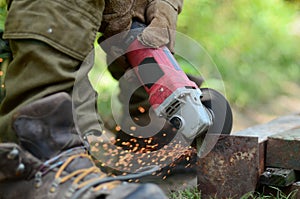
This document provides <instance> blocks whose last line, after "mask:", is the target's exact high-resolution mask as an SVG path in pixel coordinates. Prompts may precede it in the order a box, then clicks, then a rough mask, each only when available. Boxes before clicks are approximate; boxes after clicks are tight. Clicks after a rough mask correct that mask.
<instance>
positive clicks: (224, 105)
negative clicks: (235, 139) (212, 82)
mask: <svg viewBox="0 0 300 199" xmlns="http://www.w3.org/2000/svg"><path fill="white" fill-rule="evenodd" d="M201 91H202V94H203V97H202V98H201V102H202V104H203V105H204V106H205V107H206V108H207V109H208V110H210V112H211V114H212V116H213V125H212V126H210V127H209V129H208V132H207V133H213V134H230V132H231V129H232V121H233V119H232V111H231V107H230V105H229V103H228V101H227V100H226V98H225V97H224V96H223V95H222V94H221V93H219V92H218V91H216V90H214V89H211V88H201Z"/></svg>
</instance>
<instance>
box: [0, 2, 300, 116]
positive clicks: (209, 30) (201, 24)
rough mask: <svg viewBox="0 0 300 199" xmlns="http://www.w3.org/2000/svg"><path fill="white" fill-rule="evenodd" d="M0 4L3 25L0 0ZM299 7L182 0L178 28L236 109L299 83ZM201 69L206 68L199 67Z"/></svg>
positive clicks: (103, 106)
mask: <svg viewBox="0 0 300 199" xmlns="http://www.w3.org/2000/svg"><path fill="white" fill-rule="evenodd" d="M0 6H1V7H2V8H1V10H0V11H1V15H0V20H1V21H0V24H1V26H2V27H3V22H4V19H5V3H4V1H3V0H1V1H0ZM299 8H300V4H299V1H285V0H251V1H249V0H216V1H212V0H185V1H184V9H183V11H182V13H181V14H180V16H179V19H178V31H179V32H181V33H183V34H186V35H187V36H189V37H191V38H192V39H194V40H195V41H197V42H198V43H199V44H201V45H202V46H203V48H204V49H205V50H206V52H207V54H208V55H209V56H210V57H211V60H212V61H213V62H214V64H215V65H216V66H217V69H218V71H219V72H220V74H221V77H222V80H223V82H224V85H225V89H226V96H227V98H228V99H229V101H230V103H231V104H233V105H235V106H236V107H238V108H240V109H244V108H248V109H249V108H257V107H259V106H261V105H262V104H264V103H266V102H267V101H268V100H270V99H272V98H274V97H276V96H279V95H285V94H287V90H288V85H291V84H293V85H296V86H300V83H299V77H300V56H299V55H300V47H299V44H300V14H299ZM97 50H98V51H101V50H100V49H97ZM187 50H189V51H191V52H192V51H193V49H187ZM102 58H103V59H104V56H100V57H98V58H97V60H96V63H95V68H94V69H93V70H92V72H91V73H90V77H91V79H92V81H93V84H94V85H95V87H96V90H97V91H98V92H99V93H100V95H99V108H100V111H101V110H102V111H101V113H102V115H104V116H105V114H106V113H108V109H109V108H110V96H109V95H110V93H111V90H112V89H115V88H117V83H116V82H115V81H114V80H113V79H112V78H111V77H110V75H109V73H108V72H107V71H106V72H105V74H102V77H104V79H102V80H101V83H100V84H98V81H99V78H98V77H99V76H98V75H97V73H99V72H101V73H102V72H103V69H104V68H105V62H104V61H103V59H102ZM101 59H102V60H101ZM179 62H180V63H181V64H182V67H183V68H184V70H185V71H186V72H193V70H191V69H190V67H189V66H188V64H186V63H185V62H184V61H181V60H179ZM201 70H203V72H204V73H209V72H210V71H209V69H207V68H205V67H203V68H202V69H201ZM206 70H207V71H206Z"/></svg>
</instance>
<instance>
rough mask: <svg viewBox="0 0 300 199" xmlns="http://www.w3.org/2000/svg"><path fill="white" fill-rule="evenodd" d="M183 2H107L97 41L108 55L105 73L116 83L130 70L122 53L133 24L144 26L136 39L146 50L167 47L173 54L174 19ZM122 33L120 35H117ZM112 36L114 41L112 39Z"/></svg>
mask: <svg viewBox="0 0 300 199" xmlns="http://www.w3.org/2000/svg"><path fill="white" fill-rule="evenodd" d="M182 4H183V0H138V1H132V0H123V1H120V0H110V1H108V2H107V4H106V5H105V10H104V13H103V21H102V24H101V28H100V32H101V33H102V37H101V38H100V39H99V40H98V42H99V43H100V45H101V47H102V48H103V50H104V51H105V52H106V53H107V63H108V67H109V68H108V69H109V71H110V72H111V73H112V75H113V76H114V77H115V78H116V79H119V78H120V77H121V76H122V75H123V74H124V72H125V71H126V70H127V69H128V68H130V65H129V64H128V62H127V59H126V56H125V53H126V50H127V49H126V46H125V45H124V40H125V38H126V33H127V32H126V31H129V30H130V28H131V24H132V20H133V19H137V20H138V21H140V22H142V23H145V24H146V25H147V28H146V29H145V30H144V31H143V33H142V34H141V35H139V37H138V39H139V40H140V41H141V42H142V43H143V44H144V45H146V46H150V47H155V48H158V47H161V46H164V45H166V46H167V47H168V48H169V49H170V51H171V52H174V41H175V30H176V23H177V16H178V14H179V13H180V12H181V9H182ZM119 33H121V34H119ZM112 36H113V37H112Z"/></svg>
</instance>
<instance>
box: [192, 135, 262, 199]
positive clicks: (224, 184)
mask: <svg viewBox="0 0 300 199" xmlns="http://www.w3.org/2000/svg"><path fill="white" fill-rule="evenodd" d="M210 136H214V135H210ZM215 136H217V135H215ZM216 139H217V138H216ZM263 145H264V143H261V144H259V143H258V138H257V137H245V136H233V135H221V136H220V137H219V138H218V141H217V143H216V145H215V147H214V148H213V149H212V150H211V151H210V152H209V153H208V154H207V155H206V156H205V157H204V158H201V159H199V160H198V163H197V164H198V165H197V166H198V171H197V178H198V179H197V180H198V189H199V191H201V196H202V198H210V197H216V198H228V197H230V198H240V197H241V196H243V195H244V194H246V193H248V192H250V191H255V189H256V186H257V182H258V178H259V175H260V172H262V171H263V168H264V165H261V164H263V162H264V161H263V159H264V157H263V156H264V151H263V150H264V146H263Z"/></svg>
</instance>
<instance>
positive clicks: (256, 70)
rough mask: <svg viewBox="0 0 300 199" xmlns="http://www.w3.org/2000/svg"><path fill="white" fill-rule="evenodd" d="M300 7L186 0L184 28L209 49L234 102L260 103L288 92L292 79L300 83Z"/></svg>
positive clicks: (275, 1) (278, 1)
mask: <svg viewBox="0 0 300 199" xmlns="http://www.w3.org/2000/svg"><path fill="white" fill-rule="evenodd" d="M298 10H299V4H298V3H296V2H294V3H290V2H287V1H283V0H264V1H261V0H251V1H248V0H218V1H210V0H197V1H195V0H185V1H184V9H183V12H182V14H181V15H180V16H179V23H178V31H181V32H183V33H185V34H187V35H189V36H190V37H192V38H194V39H195V40H197V41H198V42H199V43H200V44H202V45H203V47H204V48H205V49H206V50H207V52H208V54H209V55H210V56H211V57H212V59H213V61H214V62H215V64H216V65H217V67H218V69H219V71H220V73H221V75H222V78H223V80H224V84H225V88H226V94H227V98H228V99H229V100H230V102H231V103H234V104H236V105H237V106H239V107H247V106H256V105H258V104H260V103H264V102H266V101H267V100H268V99H270V98H272V97H274V96H276V95H280V94H284V93H285V90H286V89H287V88H286V84H285V82H287V81H291V82H294V83H296V84H298V85H299V77H300V56H299V55H300V47H299V44H300V31H299V28H300V27H299V26H300V25H299V24H300V23H298V36H297V35H296V34H295V33H294V32H295V31H294V30H293V29H295V28H296V26H295V25H294V24H295V23H296V21H297V20H298V22H299V21H300V17H299V15H297V13H298ZM187 50H189V49H187ZM190 50H191V51H192V50H193V49H190ZM203 70H206V69H205V68H203Z"/></svg>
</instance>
